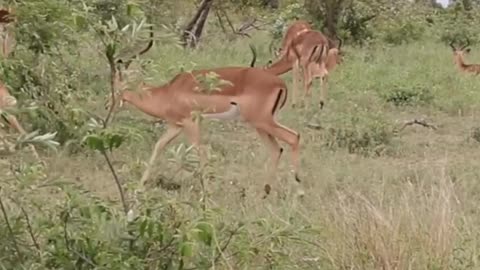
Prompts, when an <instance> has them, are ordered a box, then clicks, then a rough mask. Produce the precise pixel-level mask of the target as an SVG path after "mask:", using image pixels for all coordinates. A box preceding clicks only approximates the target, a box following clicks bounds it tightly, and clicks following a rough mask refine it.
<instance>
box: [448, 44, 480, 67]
mask: <svg viewBox="0 0 480 270" xmlns="http://www.w3.org/2000/svg"><path fill="white" fill-rule="evenodd" d="M454 42H455V40H452V41H451V42H450V44H449V45H450V47H452V50H453V59H454V61H455V64H456V65H457V67H458V68H459V69H460V71H461V72H465V73H470V74H472V73H473V74H475V75H478V74H479V73H480V64H465V58H464V57H465V54H468V53H469V52H470V48H468V46H469V45H470V40H469V39H468V38H467V43H466V44H465V45H463V46H461V47H459V48H456V47H455V46H454V45H453V43H454Z"/></svg>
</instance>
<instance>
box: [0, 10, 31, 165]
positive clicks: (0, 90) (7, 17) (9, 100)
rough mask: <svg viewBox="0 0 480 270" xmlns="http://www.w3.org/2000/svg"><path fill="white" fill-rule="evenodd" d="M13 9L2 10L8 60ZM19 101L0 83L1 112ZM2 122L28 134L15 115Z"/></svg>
mask: <svg viewBox="0 0 480 270" xmlns="http://www.w3.org/2000/svg"><path fill="white" fill-rule="evenodd" d="M13 21H14V19H13V18H12V13H11V9H10V8H8V9H0V32H1V37H2V41H1V42H2V57H3V59H6V58H7V57H8V56H9V55H10V54H12V53H13V37H12V35H11V33H9V31H8V26H9V25H8V24H9V23H11V22H13ZM16 104H17V99H16V98H15V97H14V96H12V95H10V93H9V91H8V89H7V86H6V85H5V84H4V83H3V82H2V81H0V111H2V109H6V108H11V107H14V106H16ZM1 116H2V120H4V121H5V122H6V123H7V124H8V125H9V126H10V127H11V128H13V129H15V130H16V131H17V132H18V133H20V134H22V135H24V134H26V131H25V129H24V128H23V127H22V125H21V124H20V122H19V121H18V120H17V118H16V117H15V116H14V115H11V114H7V113H2V114H1ZM29 147H30V149H31V150H32V152H33V155H34V156H35V158H36V159H37V160H39V161H41V160H40V157H39V156H38V153H37V151H36V150H35V147H34V146H33V145H29Z"/></svg>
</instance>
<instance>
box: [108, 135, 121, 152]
mask: <svg viewBox="0 0 480 270" xmlns="http://www.w3.org/2000/svg"><path fill="white" fill-rule="evenodd" d="M123 141H124V138H123V136H121V135H118V134H113V135H109V136H108V137H107V145H108V149H109V150H110V151H112V150H113V149H115V148H118V147H120V145H122V143H123Z"/></svg>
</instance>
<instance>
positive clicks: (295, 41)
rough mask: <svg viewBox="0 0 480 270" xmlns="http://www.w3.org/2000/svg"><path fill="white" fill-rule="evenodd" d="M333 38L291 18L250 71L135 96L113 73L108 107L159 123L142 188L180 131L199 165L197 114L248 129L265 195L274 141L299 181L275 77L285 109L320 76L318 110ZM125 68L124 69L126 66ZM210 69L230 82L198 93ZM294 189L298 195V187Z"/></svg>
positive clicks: (3, 21) (189, 79) (224, 72)
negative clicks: (260, 148)
mask: <svg viewBox="0 0 480 270" xmlns="http://www.w3.org/2000/svg"><path fill="white" fill-rule="evenodd" d="M10 13H11V11H10V10H6V9H3V10H0V27H2V33H3V36H2V39H3V50H2V53H3V56H4V57H7V56H8V55H9V53H10V51H9V48H8V44H9V40H10V39H11V38H10V37H9V34H8V31H6V25H8V24H10V23H12V22H14V20H12V19H11V18H12V17H11V16H9V15H10ZM152 35H153V31H152V32H151V36H152ZM335 39H336V40H333V39H331V38H329V37H327V36H326V35H324V34H322V33H321V32H319V31H316V30H314V29H312V26H311V24H310V23H308V22H306V21H302V20H297V21H295V22H294V23H293V24H291V25H290V26H289V28H288V29H287V31H286V33H285V35H284V38H283V41H282V44H281V48H280V49H279V50H278V51H277V52H276V54H275V56H276V58H277V59H276V60H275V61H274V62H273V63H271V64H269V65H266V66H264V67H254V65H255V59H256V51H255V49H254V47H253V46H252V47H251V48H252V53H253V56H254V60H253V61H252V64H251V66H250V67H220V68H213V69H202V70H194V71H191V72H182V73H180V74H177V75H176V76H175V77H174V78H173V79H171V80H170V81H169V82H168V83H166V84H165V85H162V86H150V85H145V84H143V86H142V90H141V91H131V90H124V89H125V84H124V82H123V76H121V72H119V74H120V75H119V76H118V78H117V84H116V85H118V86H119V87H121V88H122V89H121V91H120V94H119V97H118V101H119V102H118V104H114V105H113V106H115V105H119V106H118V107H119V108H120V107H122V106H123V104H124V103H129V104H131V105H133V106H134V107H136V108H137V109H139V110H140V111H142V112H144V113H146V114H148V115H150V116H152V117H155V118H159V119H162V120H164V121H165V122H166V123H167V131H166V132H165V133H164V134H163V136H161V137H160V139H159V140H158V141H157V143H156V144H155V146H154V150H153V153H152V155H151V157H150V160H149V163H148V167H147V170H146V171H145V173H144V175H143V176H142V179H141V182H142V184H144V183H145V181H147V180H148V178H149V173H150V170H149V168H151V167H152V166H153V164H154V162H155V159H156V156H157V154H158V152H159V151H161V150H162V149H164V148H165V147H166V146H167V145H168V144H169V143H170V142H171V141H173V140H174V139H175V138H176V137H178V135H180V134H181V133H182V131H183V132H184V134H185V135H186V137H187V138H188V140H189V142H190V143H191V144H192V145H194V146H195V148H197V149H198V150H199V153H200V158H201V160H203V158H204V157H203V154H202V152H203V151H202V150H201V147H200V127H199V123H198V122H197V121H196V120H195V119H194V117H193V116H192V115H194V114H192V113H193V112H194V111H200V112H202V116H203V117H205V118H213V119H220V120H234V119H238V120H242V121H244V122H246V123H247V124H249V125H250V126H252V127H253V128H254V129H255V130H256V132H257V133H258V136H259V137H260V139H261V140H262V141H263V143H264V144H265V146H266V147H267V149H269V151H270V160H271V165H270V170H269V177H268V179H269V180H268V181H267V183H266V184H265V186H264V191H265V196H267V195H268V194H269V193H270V191H271V188H272V186H271V183H270V181H271V180H272V179H275V175H276V170H277V165H278V162H279V159H280V156H281V154H282V152H283V148H282V147H280V145H279V143H278V140H280V141H282V142H284V143H286V144H288V145H289V147H290V150H291V165H292V166H293V170H294V175H295V180H296V181H297V182H298V183H300V177H299V159H300V150H299V147H300V146H299V145H300V134H299V133H298V132H296V131H295V130H292V129H290V128H288V127H286V126H284V125H281V124H280V123H278V122H277V121H276V120H275V116H276V114H277V113H278V111H279V110H281V109H282V108H283V107H284V106H285V104H286V102H287V97H288V95H289V94H288V90H287V89H288V88H287V85H286V83H285V82H284V80H282V79H281V78H280V77H279V76H280V75H282V74H285V73H287V72H288V71H290V70H292V75H293V93H291V96H292V106H295V104H296V99H297V97H296V96H297V94H298V88H299V87H298V83H299V81H300V79H301V78H302V79H303V96H304V98H305V97H306V96H307V95H310V94H311V86H312V81H313V79H315V78H320V82H321V91H320V100H319V106H320V108H323V107H324V105H325V102H326V95H327V94H326V93H327V90H326V88H327V87H326V82H327V78H328V75H329V73H331V72H332V71H333V70H334V69H335V68H336V66H337V65H338V64H341V63H342V52H341V46H342V40H341V39H340V38H338V37H336V38H335ZM152 42H153V39H151V40H150V42H149V45H148V46H147V48H146V49H144V50H142V52H141V53H140V54H143V53H145V52H147V51H148V50H149V49H150V48H151V47H152ZM468 45H469V42H468V43H467V44H466V45H465V46H462V47H460V48H456V47H455V46H454V45H453V42H452V43H450V46H451V47H452V49H453V52H454V59H455V63H456V64H457V65H458V67H459V68H460V70H461V71H464V72H470V73H475V74H478V73H480V65H468V64H465V62H464V54H465V53H467V52H468V51H469V49H466V48H467V47H468ZM119 62H120V61H119ZM128 63H129V62H128ZM128 63H127V65H126V67H125V68H127V67H128ZM211 72H214V73H216V74H217V75H218V77H219V78H220V79H222V80H225V81H228V82H230V83H229V84H228V85H226V86H222V87H221V88H222V89H221V91H213V92H208V93H207V92H204V91H198V88H199V87H201V85H200V83H199V82H198V81H197V76H198V75H205V74H208V73H211ZM15 104H16V99H15V98H14V97H13V96H11V95H10V94H9V92H8V90H7V87H6V86H5V85H3V84H0V110H1V109H2V108H6V107H8V106H14V105H15ZM3 120H4V121H6V122H7V123H8V124H9V125H10V126H11V127H13V128H14V129H16V130H17V131H18V132H20V133H25V130H24V129H23V128H22V126H21V125H20V123H19V122H18V121H17V119H16V118H15V117H14V116H11V115H10V116H8V117H4V119H3ZM298 192H299V193H300V194H302V193H303V191H302V190H301V189H299V190H298Z"/></svg>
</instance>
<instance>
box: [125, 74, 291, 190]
mask: <svg viewBox="0 0 480 270" xmlns="http://www.w3.org/2000/svg"><path fill="white" fill-rule="evenodd" d="M210 72H214V73H216V74H218V75H219V78H220V79H222V80H226V81H228V82H230V83H231V84H228V85H224V86H221V87H220V88H221V91H213V92H211V93H206V92H204V91H201V89H200V88H201V85H200V84H199V83H198V82H197V80H196V76H199V75H205V74H207V73H210ZM142 88H143V89H146V90H144V91H139V92H133V91H123V92H122V94H121V97H120V100H121V101H123V102H127V103H130V104H132V105H133V106H135V107H136V108H138V109H139V110H141V111H143V112H144V113H146V114H148V115H150V116H153V117H156V118H161V119H163V120H165V121H166V122H167V123H168V125H169V128H168V130H167V132H166V133H165V134H164V135H163V136H162V137H161V138H160V139H159V141H158V142H157V144H156V146H155V149H154V151H153V153H152V156H151V158H150V161H149V164H148V167H147V170H146V171H145V173H144V175H143V177H142V180H141V181H142V183H144V182H145V181H146V180H147V179H148V177H149V174H150V169H151V167H152V165H153V162H154V161H155V158H156V155H157V153H158V152H159V151H160V150H161V149H163V148H164V147H165V146H166V145H168V143H170V142H171V141H172V140H173V139H174V138H176V137H177V136H178V135H179V134H180V133H181V131H184V132H185V134H186V135H187V137H188V138H189V140H190V142H191V143H192V144H193V145H194V146H196V147H199V144H200V143H199V142H200V138H199V136H200V131H199V126H198V123H197V122H196V121H195V120H194V117H192V115H193V114H194V112H195V111H200V112H201V113H202V114H208V115H209V116H212V115H214V114H216V115H217V116H218V115H225V114H224V113H229V112H230V113H231V112H235V114H238V115H239V116H240V118H241V119H242V120H243V121H245V122H247V123H248V124H249V125H251V126H253V127H254V128H255V129H256V131H257V133H258V134H259V136H260V137H261V138H262V140H263V141H264V142H265V144H266V145H267V146H268V148H270V149H272V153H271V155H272V158H271V160H272V167H271V169H272V170H271V172H272V176H273V175H274V173H275V171H276V168H277V165H278V157H279V155H280V153H281V148H280V146H279V144H278V142H277V139H279V140H281V141H284V142H285V143H287V144H289V145H290V147H291V150H292V164H293V167H294V169H295V172H297V171H298V165H299V164H298V162H299V135H298V133H297V132H295V131H293V130H291V129H289V128H287V127H284V126H282V125H280V124H279V123H277V122H276V120H275V119H274V116H275V113H276V112H277V111H278V110H279V109H280V108H281V107H282V106H283V104H284V103H285V100H286V98H287V93H286V91H287V87H286V85H285V83H284V82H283V81H282V80H281V79H280V78H278V77H277V76H275V75H273V74H270V73H268V72H267V71H265V70H263V69H261V68H245V67H226V68H216V69H208V70H197V71H193V72H192V73H187V72H184V73H180V74H178V75H177V76H175V77H174V78H173V79H172V80H171V81H170V82H168V83H167V84H165V85H163V86H159V87H151V86H150V87H149V86H146V85H143V86H142ZM232 106H234V107H235V108H232ZM208 115H207V116H208ZM227 118H228V117H227ZM267 186H268V187H270V184H267V185H266V186H265V190H267V189H268V188H267ZM267 193H268V192H267Z"/></svg>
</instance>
